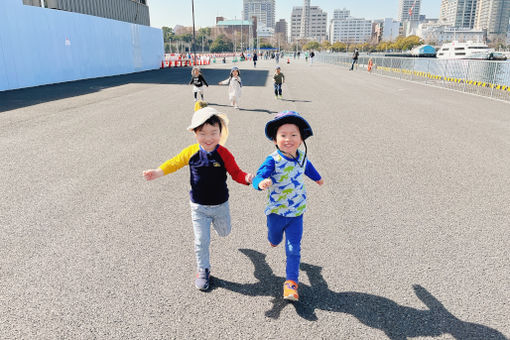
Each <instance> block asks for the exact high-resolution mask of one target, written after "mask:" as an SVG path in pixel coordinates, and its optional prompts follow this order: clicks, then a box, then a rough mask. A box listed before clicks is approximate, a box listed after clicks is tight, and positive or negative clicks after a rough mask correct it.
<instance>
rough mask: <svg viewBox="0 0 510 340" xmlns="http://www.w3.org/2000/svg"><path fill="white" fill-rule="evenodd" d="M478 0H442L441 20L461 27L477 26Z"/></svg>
mask: <svg viewBox="0 0 510 340" xmlns="http://www.w3.org/2000/svg"><path fill="white" fill-rule="evenodd" d="M476 5H477V0H442V1H441V9H440V14H439V20H440V21H441V23H443V24H445V25H449V26H454V27H459V28H473V27H474V26H475V15H476Z"/></svg>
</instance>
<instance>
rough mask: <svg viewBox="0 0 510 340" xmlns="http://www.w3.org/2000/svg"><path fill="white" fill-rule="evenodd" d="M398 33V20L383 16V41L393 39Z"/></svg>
mask: <svg viewBox="0 0 510 340" xmlns="http://www.w3.org/2000/svg"><path fill="white" fill-rule="evenodd" d="M399 35H400V21H395V20H393V19H392V18H385V19H384V21H383V23H382V36H381V40H383V41H395V40H396V39H397V38H398V36H399Z"/></svg>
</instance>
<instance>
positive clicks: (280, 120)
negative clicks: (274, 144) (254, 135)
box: [266, 111, 313, 141]
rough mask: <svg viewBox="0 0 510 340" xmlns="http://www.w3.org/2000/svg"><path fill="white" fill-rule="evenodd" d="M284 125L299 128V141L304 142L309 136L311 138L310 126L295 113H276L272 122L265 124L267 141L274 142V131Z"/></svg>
mask: <svg viewBox="0 0 510 340" xmlns="http://www.w3.org/2000/svg"><path fill="white" fill-rule="evenodd" d="M284 124H296V125H297V126H298V127H299V132H300V133H301V139H302V140H303V141H304V140H305V139H307V138H308V137H310V136H313V131H312V128H311V127H310V124H308V122H307V121H306V120H305V119H304V118H303V117H301V116H300V115H299V113H297V112H296V111H282V112H280V113H278V114H277V115H276V116H275V117H274V119H273V120H271V121H269V122H267V124H266V137H267V138H268V139H269V140H274V139H275V137H276V131H278V128H279V127H280V126H282V125H284Z"/></svg>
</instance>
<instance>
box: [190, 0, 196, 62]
mask: <svg viewBox="0 0 510 340" xmlns="http://www.w3.org/2000/svg"><path fill="white" fill-rule="evenodd" d="M191 15H192V17H193V39H192V42H191V49H192V50H193V65H195V61H196V60H197V53H196V51H195V1H194V0H191Z"/></svg>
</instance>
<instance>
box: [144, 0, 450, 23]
mask: <svg viewBox="0 0 510 340" xmlns="http://www.w3.org/2000/svg"><path fill="white" fill-rule="evenodd" d="M194 1H195V25H196V26H197V27H207V26H214V25H215V24H216V22H215V19H216V17H217V16H222V17H225V18H227V19H234V18H237V19H240V18H241V15H242V14H241V12H242V8H243V0H194ZM147 3H148V5H149V13H150V18H151V26H153V27H158V28H161V27H162V26H168V27H175V25H182V26H191V25H192V18H191V0H180V1H177V0H148V1H147ZM302 5H303V1H302V0H276V15H275V20H276V21H278V20H279V19H285V20H286V21H287V23H288V24H289V25H290V15H291V12H292V7H293V6H302ZM311 5H312V6H319V7H320V8H321V9H322V10H323V11H326V12H327V13H328V21H329V20H330V19H331V17H332V16H333V11H334V10H335V9H343V8H347V9H348V10H350V11H351V16H353V17H357V18H365V19H369V20H373V19H383V18H394V19H397V12H398V0H312V1H311ZM440 5H441V0H421V10H420V14H425V15H426V16H427V17H428V18H438V17H439V6H440ZM289 29H290V27H289Z"/></svg>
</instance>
